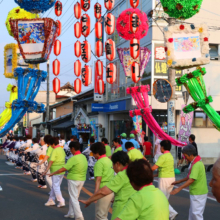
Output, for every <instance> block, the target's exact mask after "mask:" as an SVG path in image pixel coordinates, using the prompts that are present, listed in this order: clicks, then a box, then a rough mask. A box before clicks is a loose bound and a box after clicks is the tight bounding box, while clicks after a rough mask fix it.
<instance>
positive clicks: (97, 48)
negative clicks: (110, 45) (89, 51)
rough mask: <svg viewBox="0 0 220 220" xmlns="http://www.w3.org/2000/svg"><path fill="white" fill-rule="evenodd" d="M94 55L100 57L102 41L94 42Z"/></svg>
mask: <svg viewBox="0 0 220 220" xmlns="http://www.w3.org/2000/svg"><path fill="white" fill-rule="evenodd" d="M95 55H96V56H97V57H101V56H102V55H103V43H102V41H100V40H98V41H97V42H96V43H95Z"/></svg>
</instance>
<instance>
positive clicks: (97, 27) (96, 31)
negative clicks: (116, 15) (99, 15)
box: [95, 21, 102, 39]
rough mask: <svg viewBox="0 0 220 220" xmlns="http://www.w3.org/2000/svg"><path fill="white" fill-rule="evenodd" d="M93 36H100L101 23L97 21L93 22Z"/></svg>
mask: <svg viewBox="0 0 220 220" xmlns="http://www.w3.org/2000/svg"><path fill="white" fill-rule="evenodd" d="M95 36H96V38H98V39H100V38H101V37H102V23H101V22H99V21H98V22H96V23H95Z"/></svg>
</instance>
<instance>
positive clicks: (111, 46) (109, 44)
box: [105, 39, 115, 61]
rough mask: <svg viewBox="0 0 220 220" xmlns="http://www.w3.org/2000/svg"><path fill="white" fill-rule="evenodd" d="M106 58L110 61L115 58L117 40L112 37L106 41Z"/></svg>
mask: <svg viewBox="0 0 220 220" xmlns="http://www.w3.org/2000/svg"><path fill="white" fill-rule="evenodd" d="M105 52H106V58H107V59H108V60H110V61H112V60H114V59H115V42H114V41H113V40H112V39H108V40H107V41H106V42H105Z"/></svg>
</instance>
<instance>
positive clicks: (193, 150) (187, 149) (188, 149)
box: [182, 144, 197, 156]
mask: <svg viewBox="0 0 220 220" xmlns="http://www.w3.org/2000/svg"><path fill="white" fill-rule="evenodd" d="M182 153H183V154H186V155H188V156H191V155H193V156H197V151H196V148H195V146H193V145H192V144H188V145H187V146H185V147H184V148H183V149H182Z"/></svg>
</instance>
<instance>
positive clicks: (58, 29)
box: [57, 20, 62, 36]
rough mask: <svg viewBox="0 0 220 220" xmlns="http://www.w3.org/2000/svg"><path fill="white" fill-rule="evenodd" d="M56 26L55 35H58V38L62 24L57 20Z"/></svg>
mask: <svg viewBox="0 0 220 220" xmlns="http://www.w3.org/2000/svg"><path fill="white" fill-rule="evenodd" d="M57 24H58V28H57V33H58V36H60V35H61V32H62V24H61V22H60V21H59V20H57Z"/></svg>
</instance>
